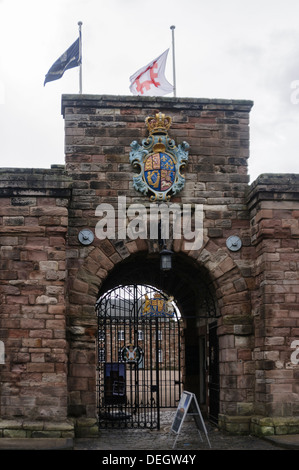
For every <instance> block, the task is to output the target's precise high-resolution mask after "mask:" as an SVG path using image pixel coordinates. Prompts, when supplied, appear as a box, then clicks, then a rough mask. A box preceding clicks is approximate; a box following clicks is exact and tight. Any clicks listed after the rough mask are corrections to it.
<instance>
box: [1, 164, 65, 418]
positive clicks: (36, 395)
mask: <svg viewBox="0 0 299 470" xmlns="http://www.w3.org/2000/svg"><path fill="white" fill-rule="evenodd" d="M69 185H70V183H69V180H68V178H67V176H66V175H65V173H64V172H63V171H62V170H60V169H59V168H57V169H52V170H21V169H11V170H9V169H2V170H1V183H0V195H1V196H2V197H1V205H0V223H1V225H0V294H1V307H0V308H1V314H0V337H1V339H4V344H5V364H4V365H1V369H0V377H1V386H0V396H1V416H2V417H11V416H25V417H30V418H31V419H41V418H44V419H49V418H50V419H61V418H62V417H66V401H67V389H66V376H67V351H66V334H65V332H66V329H65V281H66V266H65V261H66V260H65V254H66V233H67V225H68V209H67V206H68V201H69V197H70V191H69Z"/></svg>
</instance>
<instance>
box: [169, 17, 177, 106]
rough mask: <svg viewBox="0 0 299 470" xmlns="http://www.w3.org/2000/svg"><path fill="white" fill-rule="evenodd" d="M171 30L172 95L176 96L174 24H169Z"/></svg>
mask: <svg viewBox="0 0 299 470" xmlns="http://www.w3.org/2000/svg"><path fill="white" fill-rule="evenodd" d="M170 29H171V31H172V68H173V96H174V97H176V77H175V53H174V30H175V26H173V25H172V26H170Z"/></svg>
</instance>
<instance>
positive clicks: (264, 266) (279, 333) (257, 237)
mask: <svg viewBox="0 0 299 470" xmlns="http://www.w3.org/2000/svg"><path fill="white" fill-rule="evenodd" d="M298 183H299V177H298V175H288V174H285V175H262V176H260V177H259V178H258V179H257V181H256V182H255V183H254V184H252V186H251V190H250V192H249V196H248V199H249V207H250V210H251V214H252V220H251V223H252V244H253V245H254V246H255V250H256V263H255V279H256V290H255V294H254V296H253V310H252V311H253V318H254V323H255V348H254V360H255V368H256V411H257V414H262V415H266V416H273V415H274V416H295V415H298V413H299V407H298V391H299V388H298V366H297V364H294V363H292V361H291V354H292V352H293V351H294V349H292V348H291V345H292V342H293V341H294V340H296V338H298V333H299V283H298V278H299V249H298V248H299V244H298V243H299V242H298V240H299V211H298V209H299V201H298V199H299V186H298Z"/></svg>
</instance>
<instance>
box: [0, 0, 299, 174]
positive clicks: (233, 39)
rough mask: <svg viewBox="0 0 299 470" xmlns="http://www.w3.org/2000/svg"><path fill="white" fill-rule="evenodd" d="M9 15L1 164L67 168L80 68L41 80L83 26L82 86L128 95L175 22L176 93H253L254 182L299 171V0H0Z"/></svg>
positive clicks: (2, 50)
mask: <svg viewBox="0 0 299 470" xmlns="http://www.w3.org/2000/svg"><path fill="white" fill-rule="evenodd" d="M0 21H1V27H0V44H1V46H0V138H1V140H0V167H40V168H49V167H50V166H51V164H63V163H64V121H63V118H62V116H61V95H62V94H64V93H70V94H73V93H78V91H79V68H78V67H77V68H74V69H72V70H67V71H66V72H65V74H64V76H63V77H62V78H61V79H59V80H56V81H53V82H49V83H47V84H46V86H45V87H44V86H43V83H44V78H45V75H46V73H47V72H48V70H49V68H50V67H51V65H52V64H53V63H54V62H55V60H56V59H58V57H59V56H60V55H61V54H62V53H63V52H64V51H65V50H66V49H67V48H68V47H69V46H70V45H71V44H72V43H73V42H74V41H75V39H76V38H77V37H78V21H82V22H83V26H82V37H83V93H88V94H112V95H130V91H129V85H130V82H129V77H130V75H132V74H133V73H134V72H136V71H137V70H138V69H139V68H140V67H142V66H144V65H146V64H147V63H148V62H150V61H151V60H152V59H154V58H155V57H157V56H159V55H160V54H161V53H162V52H163V51H164V50H165V49H167V48H168V47H170V48H171V30H170V26H171V25H175V26H176V29H175V52H176V84H177V97H194V98H224V99H246V100H253V101H254V107H253V109H252V111H251V116H250V119H251V120H250V134H251V143H250V160H249V174H250V177H251V181H253V180H254V179H255V178H256V177H257V176H258V175H259V174H261V173H299V141H298V136H299V1H298V0H251V1H250V2H249V1H248V0H208V1H207V0H150V1H149V0H51V1H46V0H0ZM166 77H167V79H168V81H170V82H171V83H173V80H172V52H171V50H170V54H169V56H168V62H167V67H166ZM168 96H172V95H171V94H170V95H168ZM297 101H298V103H297Z"/></svg>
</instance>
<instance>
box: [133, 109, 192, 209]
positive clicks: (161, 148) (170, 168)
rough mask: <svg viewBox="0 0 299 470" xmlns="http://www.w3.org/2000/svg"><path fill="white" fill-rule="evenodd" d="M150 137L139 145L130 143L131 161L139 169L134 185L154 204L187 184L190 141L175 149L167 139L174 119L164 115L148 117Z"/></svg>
mask: <svg viewBox="0 0 299 470" xmlns="http://www.w3.org/2000/svg"><path fill="white" fill-rule="evenodd" d="M145 122H146V125H147V127H148V129H149V136H148V137H147V138H146V139H144V140H143V141H142V145H139V144H138V142H137V141H136V140H134V141H133V142H132V143H131V149H132V150H131V152H130V162H131V163H132V165H133V166H134V168H135V169H138V170H139V173H138V175H137V176H134V178H133V186H134V188H135V189H136V190H137V191H140V192H141V193H142V194H145V195H149V196H150V199H151V200H152V201H168V200H169V199H170V198H171V196H173V195H174V194H176V193H178V192H179V191H181V190H182V189H183V187H184V185H185V177H184V174H183V169H184V167H185V165H186V163H187V162H188V148H189V144H188V143H187V142H182V144H180V145H178V146H176V144H175V141H174V140H173V139H170V138H169V136H168V129H169V127H170V125H171V118H170V117H169V116H165V115H164V114H162V113H158V114H156V116H154V117H147V118H146V120H145Z"/></svg>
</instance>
